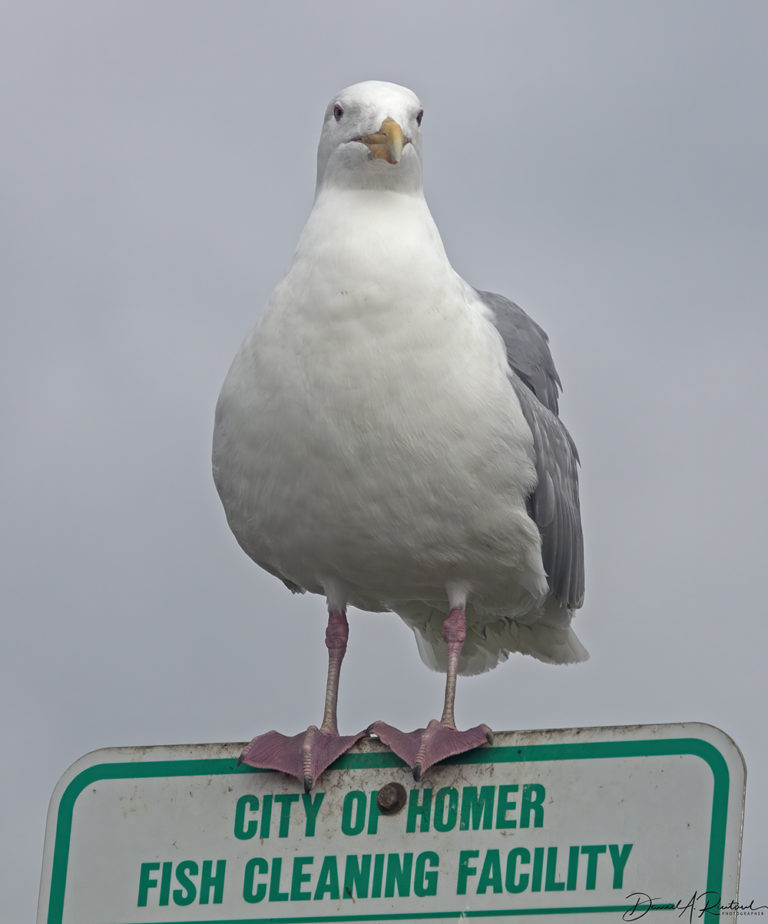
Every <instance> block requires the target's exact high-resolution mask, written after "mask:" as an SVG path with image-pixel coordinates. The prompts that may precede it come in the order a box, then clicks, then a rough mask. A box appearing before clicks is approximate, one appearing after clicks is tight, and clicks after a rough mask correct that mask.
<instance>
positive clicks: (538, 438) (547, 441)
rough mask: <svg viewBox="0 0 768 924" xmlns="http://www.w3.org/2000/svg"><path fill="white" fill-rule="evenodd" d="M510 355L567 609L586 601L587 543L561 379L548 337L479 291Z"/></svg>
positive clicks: (546, 547) (542, 525) (553, 566)
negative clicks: (561, 412) (560, 400)
mask: <svg viewBox="0 0 768 924" xmlns="http://www.w3.org/2000/svg"><path fill="white" fill-rule="evenodd" d="M478 295H479V296H480V298H481V299H482V301H483V303H484V304H485V306H486V307H487V308H489V309H490V311H491V314H492V316H493V322H494V324H495V326H496V329H497V330H498V331H499V333H500V334H501V337H502V339H503V341H504V346H505V347H506V351H507V361H508V363H509V367H510V381H511V383H512V387H513V388H514V389H515V393H516V395H517V397H518V399H519V401H520V407H521V409H522V411H523V416H524V417H525V419H526V421H527V423H528V426H529V427H530V428H531V433H532V434H533V448H534V453H535V456H536V458H535V460H534V461H535V463H536V475H537V484H536V488H535V490H534V492H533V494H532V495H531V497H530V498H529V499H528V506H529V513H530V515H531V517H532V518H533V520H534V522H535V523H536V525H537V526H538V528H539V532H540V533H541V557H542V561H543V563H544V570H545V571H546V572H547V578H548V580H549V586H550V588H551V590H552V593H553V594H554V595H555V597H557V599H558V600H559V601H560V602H561V603H562V604H563V605H564V606H567V607H568V608H569V609H576V608H577V607H579V606H581V604H582V601H583V599H584V540H583V537H582V532H581V512H580V508H579V474H578V463H579V454H578V452H577V451H576V446H575V445H574V442H573V440H572V439H571V435H570V434H569V433H568V431H567V430H566V428H565V425H564V424H563V422H562V421H561V420H560V418H559V417H558V416H557V410H558V407H557V397H558V392H559V389H560V378H559V377H558V374H557V371H556V370H555V364H554V362H553V361H552V354H551V353H550V351H549V346H548V342H547V335H546V334H545V333H544V331H543V330H542V329H541V328H540V327H539V325H538V324H536V322H535V321H532V320H531V318H529V317H528V315H527V314H526V313H525V312H524V311H523V309H522V308H520V307H519V306H518V305H515V304H514V302H510V301H509V300H508V299H506V298H504V297H503V296H502V295H496V294H494V293H493V292H478Z"/></svg>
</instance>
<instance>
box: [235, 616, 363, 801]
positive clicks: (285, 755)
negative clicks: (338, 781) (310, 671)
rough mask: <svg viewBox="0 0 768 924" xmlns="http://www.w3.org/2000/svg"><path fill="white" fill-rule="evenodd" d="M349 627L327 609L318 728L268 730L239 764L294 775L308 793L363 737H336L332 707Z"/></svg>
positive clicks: (345, 649)
mask: <svg viewBox="0 0 768 924" xmlns="http://www.w3.org/2000/svg"><path fill="white" fill-rule="evenodd" d="M348 638H349V624H348V623H347V617H346V614H345V613H344V611H343V610H330V611H329V613H328V626H327V628H326V630H325V645H326V648H327V649H328V680H327V682H326V686H325V709H324V711H323V723H322V725H321V726H320V728H318V727H317V726H316V725H310V726H309V728H308V729H307V730H306V731H305V732H300V733H299V734H298V735H293V736H287V735H281V734H280V732H276V731H269V732H267V733H266V734H264V735H258V736H257V737H256V738H254V739H253V741H251V743H250V744H249V745H247V746H246V747H245V749H244V750H243V753H242V754H241V755H240V762H241V763H246V764H249V765H250V766H251V767H258V768H259V769H261V770H280V771H282V772H283V773H288V774H290V775H291V776H295V777H296V778H297V779H298V780H301V781H302V782H303V783H304V790H305V792H309V790H310V789H311V788H312V786H313V785H314V783H315V780H316V779H317V778H318V777H319V776H320V774H321V773H322V772H323V770H325V769H326V767H328V766H329V765H330V764H332V763H333V761H334V760H336V758H337V757H340V756H341V755H342V754H343V753H344V752H345V751H347V750H349V748H351V747H352V745H353V744H354V743H355V742H356V741H359V740H360V738H362V737H363V736H364V735H365V732H364V731H361V732H358V733H357V734H356V735H340V734H339V729H338V724H337V720H336V704H337V702H338V698H339V673H340V671H341V662H342V661H343V660H344V655H345V653H346V651H347V639H348Z"/></svg>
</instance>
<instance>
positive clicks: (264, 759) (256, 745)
mask: <svg viewBox="0 0 768 924" xmlns="http://www.w3.org/2000/svg"><path fill="white" fill-rule="evenodd" d="M364 736H365V732H364V731H361V732H358V733H357V734H356V735H339V734H336V733H332V732H325V731H321V730H320V729H319V728H318V727H317V726H316V725H310V726H309V728H308V729H307V730H306V731H305V732H300V733H299V734H298V735H293V736H288V735H281V734H280V732H277V731H269V732H266V734H263V735H258V736H257V737H256V738H254V739H253V741H251V743H250V744H248V745H246V747H245V748H243V753H242V754H241V755H240V760H239V761H238V763H243V764H248V765H249V766H250V767H258V768H259V769H260V770H279V771H280V772H281V773H288V774H289V775H290V776H295V777H296V779H297V780H299V781H300V782H302V783H303V784H304V791H305V792H309V791H310V789H311V788H312V787H313V786H314V784H315V781H316V780H317V778H318V777H319V776H320V774H321V773H322V772H323V771H324V770H325V769H326V768H327V767H329V766H330V765H331V764H332V763H333V762H334V760H336V758H337V757H340V756H341V755H342V754H343V753H344V752H345V751H348V750H349V749H350V748H351V747H352V745H353V744H355V743H356V742H357V741H359V740H360V739H361V738H362V737H364Z"/></svg>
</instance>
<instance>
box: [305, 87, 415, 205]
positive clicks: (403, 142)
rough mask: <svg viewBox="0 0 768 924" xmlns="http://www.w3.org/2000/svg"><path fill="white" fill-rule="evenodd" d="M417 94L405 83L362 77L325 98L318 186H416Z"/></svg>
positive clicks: (407, 188)
mask: <svg viewBox="0 0 768 924" xmlns="http://www.w3.org/2000/svg"><path fill="white" fill-rule="evenodd" d="M423 114H424V110H423V109H422V108H421V103H420V102H419V98H418V97H417V96H416V94H415V93H413V92H412V91H411V90H408V89H407V88H406V87H400V86H398V85H397V84H396V83H384V82H383V81H380V80H367V81H365V82H364V83H356V84H354V85H353V86H351V87H347V88H346V89H345V90H342V91H341V92H340V93H337V94H336V96H334V98H333V99H332V100H331V101H330V102H329V103H328V106H327V108H326V110H325V117H324V119H323V131H322V133H321V135H320V144H319V146H318V149H317V188H318V191H319V190H320V189H321V188H323V187H328V186H335V187H341V188H348V189H392V190H396V191H399V192H411V193H417V192H420V190H421V118H422V116H423Z"/></svg>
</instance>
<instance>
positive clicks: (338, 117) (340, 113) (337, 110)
mask: <svg viewBox="0 0 768 924" xmlns="http://www.w3.org/2000/svg"><path fill="white" fill-rule="evenodd" d="M343 115H344V110H343V109H342V108H341V106H339V104H338V103H336V105H335V106H334V107H333V117H334V119H336V121H337V122H341V117H342V116H343Z"/></svg>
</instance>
